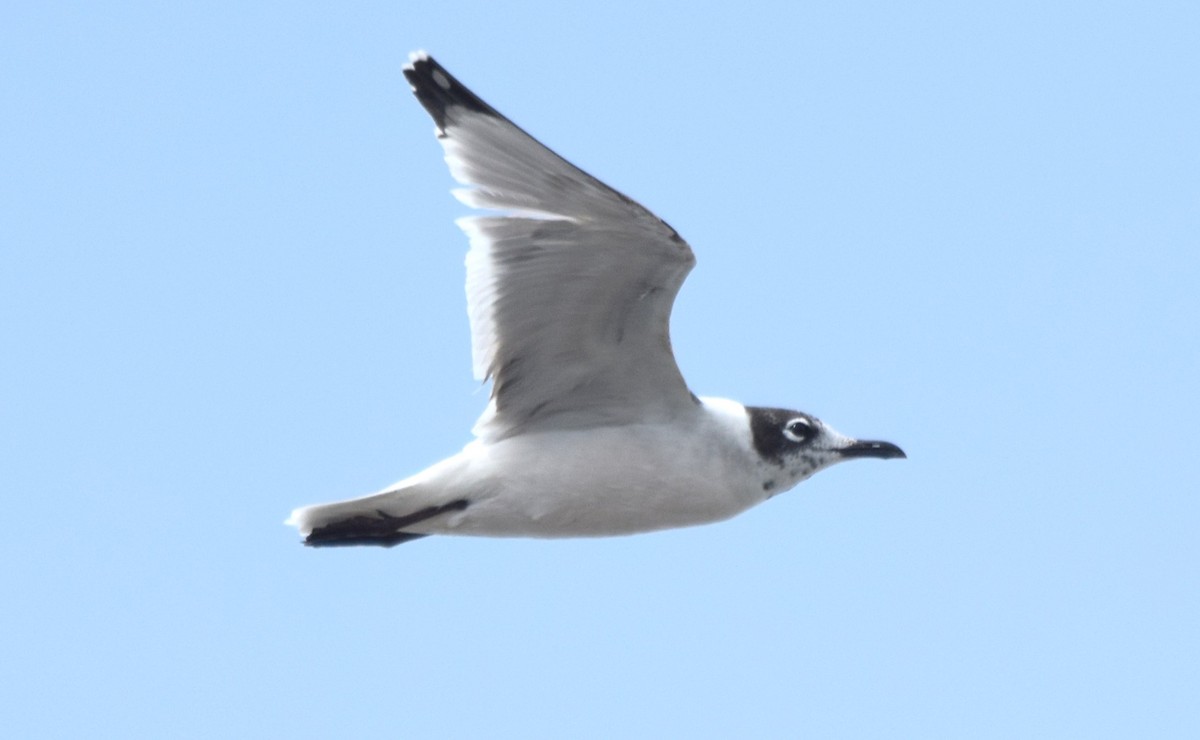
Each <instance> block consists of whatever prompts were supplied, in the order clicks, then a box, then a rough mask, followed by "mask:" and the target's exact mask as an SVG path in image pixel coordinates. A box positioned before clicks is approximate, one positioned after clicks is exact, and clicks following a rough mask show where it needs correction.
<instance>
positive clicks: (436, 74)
mask: <svg viewBox="0 0 1200 740" xmlns="http://www.w3.org/2000/svg"><path fill="white" fill-rule="evenodd" d="M433 81H434V82H436V83H437V84H438V87H440V88H442V89H443V90H449V89H450V80H448V79H446V75H444V74H442V73H441V71H440V70H436V69H435V70H433Z"/></svg>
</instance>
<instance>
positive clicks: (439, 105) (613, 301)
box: [404, 53, 696, 440]
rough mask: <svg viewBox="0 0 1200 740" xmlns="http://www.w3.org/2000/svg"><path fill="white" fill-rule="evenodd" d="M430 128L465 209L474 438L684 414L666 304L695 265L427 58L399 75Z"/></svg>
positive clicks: (660, 228) (669, 238)
mask: <svg viewBox="0 0 1200 740" xmlns="http://www.w3.org/2000/svg"><path fill="white" fill-rule="evenodd" d="M404 76H405V77H406V78H407V79H408V82H409V84H410V85H412V88H413V92H414V93H415V94H416V96H417V100H419V101H420V103H421V105H423V106H424V107H425V110H427V111H428V112H429V114H430V115H431V116H432V117H433V120H434V122H435V123H436V124H437V131H436V133H437V136H438V139H439V141H440V142H441V144H442V147H443V148H444V149H445V152H446V163H447V164H448V165H449V166H450V173H451V174H452V175H453V176H454V178H455V179H456V180H458V181H459V182H460V183H463V184H464V185H467V186H468V187H467V188H465V189H462V190H457V191H455V195H456V196H458V198H459V199H460V200H462V201H463V202H464V203H466V204H467V205H469V206H471V207H473V208H479V209H484V210H487V211H492V212H494V213H493V214H491V215H481V216H471V217H467V218H463V219H460V220H459V221H458V223H459V225H460V226H461V227H462V228H463V230H464V231H465V232H466V233H467V235H468V237H469V238H470V244H471V247H470V251H469V252H468V253H467V260H466V261H467V311H468V314H469V316H470V320H471V350H472V356H473V360H474V365H475V376H476V378H478V379H480V380H486V379H488V378H490V379H491V380H492V383H493V385H492V397H491V401H490V402H489V404H488V410H487V411H485V412H484V414H483V416H482V417H481V418H480V420H479V423H478V424H477V425H476V427H475V433H476V434H477V435H478V436H480V437H482V438H485V439H490V440H496V439H502V438H504V437H507V436H511V435H513V434H517V433H526V432H531V431H540V430H555V429H573V428H584V427H593V426H602V425H611V424H629V423H637V422H642V421H661V420H666V419H670V418H673V417H675V416H677V415H679V414H681V413H685V412H686V411H687V410H689V409H691V408H693V407H694V405H695V403H696V400H695V397H694V396H693V395H692V394H691V393H690V392H689V391H688V388H687V385H686V383H685V382H684V380H683V376H682V375H681V374H680V372H679V367H678V366H677V365H676V364H675V357H674V355H673V354H672V353H671V340H670V336H669V331H668V324H669V321H670V317H671V306H672V304H673V303H674V301H675V295H676V294H677V293H678V292H679V287H680V286H681V285H682V284H683V280H684V278H685V277H686V276H687V274H688V272H689V271H690V270H691V269H692V266H693V265H694V264H695V257H694V256H693V255H692V250H691V248H690V247H689V246H688V245H687V242H685V241H684V240H683V239H682V238H681V237H680V236H679V235H678V234H677V233H675V230H674V229H672V228H671V227H670V226H668V225H667V224H666V223H664V222H663V221H662V220H660V219H659V218H658V217H656V216H655V215H654V214H652V213H651V212H650V211H648V210H646V209H645V208H643V207H642V206H641V205H639V204H637V203H635V202H634V201H633V200H631V199H629V198H628V197H626V196H624V195H622V194H621V193H619V192H617V191H616V190H613V189H612V188H610V187H608V186H607V185H605V184H604V183H602V182H600V181H599V180H597V179H596V178H594V177H592V176H591V175H589V174H587V173H586V172H584V171H583V170H581V169H579V168H577V167H575V166H574V165H572V164H571V163H570V162H568V161H566V160H565V159H563V158H562V157H560V156H558V155H557V154H555V153H554V152H552V151H551V150H550V149H548V148H546V147H545V146H543V145H542V144H541V143H539V142H538V141H537V140H536V139H534V138H533V137H532V136H530V135H529V134H527V133H525V132H524V131H522V130H521V129H520V128H518V127H517V126H516V125H514V124H513V123H512V122H511V121H509V120H508V119H507V118H505V117H504V116H502V115H500V114H499V113H498V112H497V111H496V110H495V109H494V108H492V107H491V106H490V105H488V104H487V103H485V102H483V100H481V99H480V98H479V97H478V96H476V95H475V94H474V93H472V92H471V91H470V90H468V89H467V88H466V87H464V86H463V85H462V84H461V83H460V82H458V80H456V79H454V77H452V76H451V75H450V73H448V72H447V71H446V70H445V69H444V68H443V67H442V66H441V65H440V64H438V63H437V62H436V61H434V60H433V59H432V58H430V57H429V56H427V55H425V54H423V53H417V54H414V55H413V57H412V60H411V62H410V63H409V64H408V65H406V66H405V68H404Z"/></svg>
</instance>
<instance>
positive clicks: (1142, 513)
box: [0, 2, 1200, 738]
mask: <svg viewBox="0 0 1200 740" xmlns="http://www.w3.org/2000/svg"><path fill="white" fill-rule="evenodd" d="M13 5H15V4H10V5H9V6H6V7H5V9H4V10H0V95H2V98H3V101H4V105H3V108H4V113H3V115H0V171H2V172H3V176H2V177H0V188H2V193H0V346H3V347H4V351H3V353H2V354H3V360H0V434H2V435H3V439H2V444H0V489H2V490H3V492H4V497H3V501H4V505H5V514H6V516H5V521H4V527H3V529H4V534H3V536H2V537H0V563H3V565H0V588H3V591H4V593H5V594H6V599H5V602H6V606H5V608H4V609H3V611H2V613H3V629H2V630H0V686H3V688H0V704H2V705H3V706H4V707H5V709H4V711H3V715H4V717H5V719H4V724H5V731H6V732H11V733H12V736H13V737H85V736H86V737H122V738H126V737H179V738H182V737H196V738H209V737H247V738H249V737H254V738H260V737H284V736H286V737H292V738H305V737H339V736H350V735H356V736H365V735H372V736H377V737H488V736H491V737H498V736H513V737H547V738H550V737H575V738H586V737H596V738H606V737H616V736H634V737H663V736H674V737H683V736H708V737H730V736H734V735H737V736H743V737H838V738H882V737H889V738H890V737H923V738H938V737H945V738H959V737H976V738H989V737H995V738H1011V737H1068V736H1070V737H1160V738H1167V737H1194V736H1195V733H1197V732H1198V731H1200V708H1198V707H1200V702H1197V701H1196V697H1197V696H1200V627H1198V626H1197V625H1200V537H1198V536H1197V532H1198V531H1200V498H1198V494H1200V472H1198V470H1200V468H1198V467H1197V464H1196V461H1197V459H1198V457H1197V450H1196V433H1195V429H1196V423H1197V419H1198V418H1200V402H1198V397H1200V394H1198V392H1197V378H1198V377H1200V144H1198V132H1200V97H1198V96H1197V94H1196V72H1197V70H1198V69H1200V53H1198V52H1197V49H1198V48H1200V45H1197V43H1196V32H1197V29H1198V28H1200V10H1197V6H1195V4H1192V3H1183V2H1179V3H1133V2H1128V3H1119V2H1111V3H1066V2H1064V3H973V4H966V3H915V4H904V5H903V7H902V6H901V5H899V4H893V3H870V2H850V3H844V2H839V3H779V4H770V3H743V4H739V5H738V6H737V7H736V9H735V8H734V7H733V6H721V7H714V8H713V9H711V10H709V9H705V8H704V7H702V6H701V7H693V8H691V9H689V10H687V11H681V10H679V8H678V7H676V6H673V5H668V4H663V3H637V4H626V3H604V4H591V5H586V6H585V5H577V6H568V5H567V4H565V3H517V4H501V3H483V2H455V3H440V4H439V3H408V2H393V3H356V4H352V5H347V4H343V3H328V4H319V3H307V4H304V3H253V2H251V3H208V4H204V5H203V6H197V7H191V6H188V5H185V4H176V5H162V4H151V3H146V4H139V3H121V2H114V3H106V4H87V3H56V2H47V3H24V4H20V5H19V6H16V7H13ZM417 48H425V49H427V50H428V51H429V52H430V53H432V54H434V55H435V56H436V57H437V58H438V60H439V61H441V62H442V63H443V64H445V65H446V66H447V68H449V69H450V70H451V71H452V72H453V73H454V74H456V75H457V76H458V77H459V78H460V79H462V80H463V81H464V82H465V83H466V84H467V85H469V86H471V87H472V88H473V89H474V90H475V91H476V92H478V93H479V94H480V95H482V96H483V97H484V98H485V99H487V100H488V101H489V102H491V103H492V104H493V105H495V106H496V107H497V108H499V109H500V110H501V111H502V112H504V113H506V114H507V115H508V116H510V117H511V118H513V119H514V120H515V121H516V122H517V123H518V124H520V125H522V126H523V127H525V128H526V129H527V130H529V131H530V132H531V133H533V134H534V135H535V136H538V137H539V138H541V139H542V140H543V141H544V142H545V143H547V144H548V145H549V146H551V147H553V148H554V149H556V150H557V151H559V152H560V153H562V154H564V155H565V156H567V157H568V158H569V159H571V160H572V161H574V162H575V163H576V164H578V165H580V166H581V167H583V168H584V169H587V170H589V171H590V172H592V173H593V174H594V175H596V176H598V177H600V178H601V179H604V180H606V181H607V182H609V183H611V184H612V185H614V186H615V187H617V188H619V189H620V190H622V191H624V192H626V193H627V194H629V195H631V196H632V197H634V198H636V199H638V200H640V201H641V202H642V203H644V204H645V205H646V206H647V207H649V208H651V209H652V210H654V211H655V212H656V213H657V214H659V215H660V216H661V217H662V218H664V219H666V220H667V221H669V222H670V223H671V224H672V225H673V226H674V227H675V228H677V229H678V230H679V231H680V232H681V233H682V234H683V235H684V236H685V237H686V238H687V239H688V240H689V242H690V243H691V244H692V246H693V248H694V249H695V251H696V254H697V256H698V259H699V264H698V266H697V268H696V270H695V271H694V272H693V273H692V276H691V277H690V278H689V280H688V282H687V284H686V285H685V286H684V289H683V291H682V293H681V295H680V298H679V300H678V302H677V304H676V313H675V316H674V319H673V323H672V327H673V337H674V344H675V350H676V355H677V357H678V359H679V362H680V365H681V366H682V368H683V370H684V374H685V375H686V377H687V378H688V380H689V382H690V384H691V386H692V387H693V389H694V390H695V391H696V392H698V393H700V394H703V395H718V396H727V397H732V398H737V399H739V400H742V401H745V402H747V403H754V404H769V405H783V406H792V407H797V408H801V409H804V410H807V411H810V412H812V413H815V414H817V415H818V416H821V417H822V418H824V419H826V420H828V421H829V422H830V423H832V424H833V425H834V426H836V427H837V428H839V429H840V430H842V431H845V432H847V433H851V434H857V435H862V436H867V437H878V438H884V439H891V440H894V441H896V442H898V443H899V444H901V445H902V446H903V447H904V448H905V450H906V451H907V452H908V453H909V459H908V460H907V461H902V462H889V463H887V464H880V463H868V462H862V463H856V464H852V465H843V466H839V467H837V468H834V469H833V470H830V471H827V472H825V473H822V474H820V475H818V476H817V477H816V478H814V479H812V480H810V481H808V482H806V483H804V484H803V485H801V486H800V487H799V488H798V489H796V490H793V491H791V492H790V493H787V494H786V495H782V496H779V497H777V498H775V499H773V500H771V501H770V502H768V503H767V504H764V505H763V506H761V507H759V508H757V509H754V510H752V511H750V512H748V513H746V514H744V515H742V516H741V517H739V518H737V519H734V520H732V521H729V522H725V523H721V524H717V525H713V526H709V527H703V528H696V529H689V530H679V531H672V532H663V533H657V534H651V535H643V536H638V537H630V538H619V539H607V540H576V541H557V542H541V541H526V540H485V539H461V538H459V539H455V538H441V539H436V538H431V539H427V540H423V541H420V542H416V543H412V544H408V545H404V546H402V547H400V548H397V549H394V550H379V549H361V550H333V551H328V550H327V551H313V550H308V549H306V548H303V547H301V546H300V545H299V544H298V542H297V538H296V536H295V533H294V531H292V530H290V529H288V528H285V527H284V526H282V524H281V522H282V521H283V519H284V518H285V517H286V516H287V514H288V512H289V511H290V510H291V509H292V508H293V507H295V506H297V505H300V504H305V503H313V502H318V501H325V500H332V499H337V498H344V497H349V496H353V495H359V494H365V493H368V492H371V491H373V490H375V489H377V488H379V487H380V486H383V485H386V484H388V483H391V482H393V481H394V480H397V479H399V478H401V477H403V476H406V475H408V474H410V473H413V472H415V471H417V470H419V469H421V468H423V467H425V466H426V465H428V464H430V463H432V462H434V461H436V460H438V459H440V458H441V457H444V456H446V455H448V454H450V453H452V452H454V451H456V450H457V449H458V448H459V447H460V446H461V445H463V444H464V443H465V442H466V441H468V434H469V433H468V430H469V428H470V426H471V424H472V423H473V421H474V419H475V417H476V416H477V415H478V413H479V412H480V411H481V410H482V408H483V405H484V402H485V400H486V390H483V389H480V388H479V386H478V384H477V383H475V382H474V381H473V380H472V378H471V373H470V347H469V341H468V331H467V322H466V316H465V310H464V304H465V302H464V297H463V289H462V281H463V269H462V257H463V254H464V252H465V249H466V240H465V238H464V237H463V236H462V235H461V234H460V233H459V232H458V231H457V229H456V228H455V226H454V225H453V219H454V218H455V217H456V216H459V215H462V214H463V213H464V209H463V208H462V206H460V205H459V204H458V203H457V202H456V201H454V200H453V199H452V198H451V197H450V195H449V194H448V189H449V188H450V187H451V186H452V181H451V180H450V178H449V175H448V173H447V172H446V170H445V167H444V165H443V163H442V161H441V151H440V148H439V147H438V146H437V144H436V142H435V140H434V138H433V136H432V124H431V122H430V121H429V119H428V118H427V117H426V115H425V113H424V111H422V110H421V108H420V106H418V105H417V103H416V102H415V101H414V100H413V99H412V98H411V96H410V95H409V93H408V90H407V86H406V85H405V83H404V81H403V79H402V77H401V75H400V67H401V65H402V64H403V62H404V61H405V60H406V58H407V54H408V52H409V51H411V50H413V49H417Z"/></svg>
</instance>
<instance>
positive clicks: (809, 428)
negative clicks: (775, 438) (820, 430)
mask: <svg viewBox="0 0 1200 740" xmlns="http://www.w3.org/2000/svg"><path fill="white" fill-rule="evenodd" d="M816 433H817V430H816V429H815V428H813V424H812V422H811V421H809V420H808V419H792V420H791V421H789V422H788V423H787V424H785V425H784V427H783V436H785V437H787V438H788V439H790V440H792V441H793V442H807V441H809V440H810V439H812V438H813V435H815V434H816Z"/></svg>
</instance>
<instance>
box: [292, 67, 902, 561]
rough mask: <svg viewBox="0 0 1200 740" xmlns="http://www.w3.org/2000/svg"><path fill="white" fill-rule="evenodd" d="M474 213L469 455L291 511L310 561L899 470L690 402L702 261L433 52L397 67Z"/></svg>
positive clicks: (744, 505)
mask: <svg viewBox="0 0 1200 740" xmlns="http://www.w3.org/2000/svg"><path fill="white" fill-rule="evenodd" d="M404 76H405V77H406V78H407V79H408V82H409V84H410V85H412V88H413V92H414V93H415V95H416V97H417V100H418V101H419V102H420V103H421V105H422V106H424V107H425V110H426V111H428V112H429V115H430V116H432V117H433V120H434V123H435V124H436V126H437V128H436V133H437V137H438V140H439V141H440V142H441V144H442V147H443V148H444V149H445V152H446V163H447V164H448V165H449V166H450V172H451V174H452V175H453V176H454V178H455V179H456V180H457V181H459V182H460V183H462V184H464V185H466V186H467V188H465V189H462V190H457V191H455V195H456V196H458V198H459V199H460V200H462V201H463V202H464V203H465V204H466V205H468V206H470V207H472V208H477V209H482V210H484V211H487V212H488V214H487V215H477V216H471V217H468V218H463V219H460V220H459V222H458V223H459V225H460V226H461V227H462V228H463V230H464V231H465V232H466V233H467V236H468V237H469V239H470V250H469V251H468V253H467V258H466V264H467V310H468V314H469V317H470V322H471V350H472V357H473V360H474V366H475V376H476V377H477V378H478V379H479V380H481V381H482V380H487V379H490V380H491V381H492V390H491V398H490V401H489V402H488V406H487V409H486V410H485V411H484V413H483V416H482V417H481V418H480V419H479V421H478V423H477V424H476V425H475V428H474V430H473V431H474V434H475V439H474V440H473V441H471V442H470V443H469V444H468V445H467V446H466V447H465V448H463V450H462V451H461V452H459V453H458V454H456V455H453V456H452V457H449V458H447V459H445V460H443V461H441V462H439V463H437V464H435V465H433V466H432V467H430V468H427V469H426V470H424V471H422V472H420V473H417V474H416V475H413V476H411V477H409V478H405V479H404V480H402V481H400V482H399V483H396V484H395V485H392V486H388V487H387V488H385V489H384V490H383V491H381V492H379V493H375V494H372V495H370V496H366V497H363V498H357V499H351V500H348V501H341V502H338V503H331V504H321V505H316V506H308V507H304V508H301V509H297V510H295V511H294V512H292V516H291V518H290V519H289V520H288V523H289V524H292V525H295V526H296V527H297V528H298V529H299V531H300V534H301V535H303V536H304V542H305V544H307V545H312V546H330V545H383V546H392V545H397V544H400V543H402V542H407V541H408V540H411V539H415V538H418V537H423V536H425V535H430V534H461V535H482V536H495V537H595V536H606V535H623V534H632V533H636V532H647V531H651V530H658V529H666V528H670V527H685V526H690V525H695V524H705V523H708V522H715V521H719V520H723V519H727V518H729V517H732V516H734V515H735V514H738V513H740V512H742V511H745V510H746V509H748V508H750V507H751V506H754V505H755V504H759V503H762V502H763V501H766V500H767V499H768V498H770V497H772V496H774V495H776V494H778V493H781V492H783V491H786V490H788V489H790V488H792V487H793V486H795V485H796V484H797V483H799V482H801V481H803V480H804V479H806V478H808V477H809V476H811V475H813V474H814V473H816V472H817V471H819V470H822V469H823V468H826V467H829V466H830V465H833V464H834V463H838V462H841V461H843V460H853V459H857V458H866V457H873V458H885V459H886V458H895V457H904V456H905V455H904V452H903V451H902V450H901V449H900V448H899V447H897V446H896V445H894V444H892V443H890V442H876V441H865V440H856V439H852V438H850V437H846V436H843V435H842V434H839V433H838V432H836V431H834V429H833V428H831V427H830V426H829V425H828V424H825V423H824V422H822V421H820V420H819V419H817V418H816V417H814V416H812V415H810V414H806V413H803V412H800V411H790V410H786V409H781V408H762V407H753V406H744V405H742V404H740V403H737V402H736V401H730V400H726V399H721V398H699V397H697V396H696V395H695V394H693V393H692V392H691V391H689V390H688V387H687V384H686V383H685V382H684V380H683V376H682V375H681V374H680V371H679V368H678V366H677V365H676V364H675V358H674V356H673V355H672V352H671V340H670V336H669V334H668V323H669V321H670V316H671V305H672V303H673V302H674V300H675V295H676V294H677V293H678V292H679V288H680V286H681V285H683V280H684V278H685V277H687V274H688V272H689V271H691V269H692V266H693V265H694V264H695V257H694V256H693V255H692V250H691V247H689V246H688V244H687V242H685V241H684V240H683V238H682V237H680V236H679V234H678V233H676V232H675V230H674V229H672V228H671V227H670V226H668V225H667V224H666V223H665V222H663V221H662V220H660V219H659V218H658V217H656V216H655V215H654V214H653V213H651V212H650V211H648V210H646V209H645V208H643V207H642V206H641V205H639V204H638V203H635V202H634V201H633V200H631V199H629V198H628V197H626V196H624V195H622V194H621V193H619V192H617V191H616V190H613V189H612V188H610V187H608V186H607V185H605V184H604V183H602V182H600V181H599V180H597V179H596V178H594V177H592V176H591V175H589V174H587V173H586V172H584V171H583V170H580V169H579V168H577V167H575V166H574V165H572V164H571V163H570V162H568V161H566V160H565V159H563V158H562V157H560V156H558V155H557V154H555V153H554V152H552V151H550V150H549V149H547V148H546V147H545V146H543V145H542V144H541V143H540V142H538V141H537V140H536V139H534V138H533V137H531V136H530V135H529V134H527V133H525V132H524V131H523V130H521V129H520V128H518V127H517V126H516V125H515V124H513V123H512V122H511V121H509V120H508V119H507V118H505V117H504V116H502V115H500V114H499V113H498V112H497V111H496V109H495V108H492V107H491V106H490V105H488V104H487V103H485V102H484V101H483V100H482V99H480V98H479V97H478V96H477V95H475V94H474V93H472V92H471V91H470V90H468V89H467V88H466V87H465V86H463V84H462V83H460V82H459V81H458V80H456V79H455V78H454V77H453V76H451V75H450V73H449V72H447V71H446V70H445V68H443V67H442V66H441V65H440V64H438V63H437V62H436V61H434V60H433V58H431V57H430V56H428V55H426V54H424V53H420V52H418V53H415V54H413V55H412V58H411V60H410V63H409V64H408V65H406V66H405V68H404Z"/></svg>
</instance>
